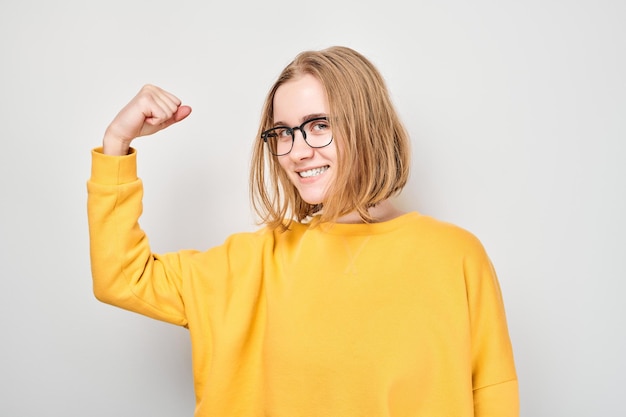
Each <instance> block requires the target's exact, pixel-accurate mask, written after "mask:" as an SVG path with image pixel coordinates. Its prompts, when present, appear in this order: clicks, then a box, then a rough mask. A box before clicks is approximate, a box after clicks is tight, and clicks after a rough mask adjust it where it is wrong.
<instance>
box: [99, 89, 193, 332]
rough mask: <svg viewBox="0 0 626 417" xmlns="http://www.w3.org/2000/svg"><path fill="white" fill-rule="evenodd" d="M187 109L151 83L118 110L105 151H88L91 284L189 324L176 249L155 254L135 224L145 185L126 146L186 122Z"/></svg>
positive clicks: (122, 303) (122, 301)
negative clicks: (89, 164)
mask: <svg viewBox="0 0 626 417" xmlns="http://www.w3.org/2000/svg"><path fill="white" fill-rule="evenodd" d="M190 112H191V108H190V107H188V106H182V105H181V102H180V100H178V99H177V98H176V97H175V96H173V95H172V94H170V93H168V92H166V91H164V90H162V89H160V88H158V87H155V86H151V85H146V86H144V87H143V88H142V89H141V90H140V91H139V93H138V94H137V95H136V96H135V97H134V98H133V99H132V100H131V101H130V102H129V103H128V104H127V105H126V106H125V107H124V108H123V109H122V110H121V111H120V112H119V113H118V115H117V116H116V117H115V118H114V120H113V121H112V122H111V124H110V125H109V127H108V128H107V129H106V133H105V135H104V139H103V147H102V149H94V150H93V151H92V170H91V178H90V179H89V181H88V183H87V190H88V200H87V201H88V207H87V211H88V220H89V237H90V254H91V271H92V277H93V290H94V293H95V295H96V297H97V298H98V299H99V300H101V301H103V302H106V303H109V304H112V305H115V306H118V307H121V308H125V309H128V310H131V311H135V312H137V313H140V314H144V315H146V316H149V317H153V318H156V319H159V320H163V321H167V322H171V323H174V324H178V325H186V324H187V319H186V315H185V310H184V307H185V306H184V302H183V301H182V295H181V288H182V280H181V268H180V265H179V262H178V260H177V255H176V254H171V255H169V257H167V256H164V257H162V256H159V255H156V254H153V253H152V252H151V249H150V245H149V243H148V239H147V237H146V235H145V233H144V231H143V230H142V229H141V227H140V226H139V217H140V216H141V212H142V196H143V186H142V182H141V180H140V179H139V178H138V177H137V167H136V153H135V152H134V150H133V149H132V148H130V144H131V142H132V141H133V139H135V138H136V137H139V136H145V135H150V134H153V133H155V132H158V131H159V130H162V129H164V128H166V127H168V126H170V125H172V124H174V123H176V122H179V121H181V120H183V119H184V118H185V117H187V116H188V115H189V114H190Z"/></svg>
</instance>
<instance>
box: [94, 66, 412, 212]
mask: <svg viewBox="0 0 626 417" xmlns="http://www.w3.org/2000/svg"><path fill="white" fill-rule="evenodd" d="M190 114H191V107H189V106H187V105H183V104H182V102H181V100H179V99H178V98H177V97H176V96H174V95H173V94H171V93H169V92H167V91H165V90H163V89H161V88H159V87H157V86H154V85H145V86H143V87H142V88H141V90H140V91H139V92H138V93H137V95H136V96H135V97H133V99H132V100H131V101H130V102H129V103H128V104H127V105H126V106H125V107H124V108H123V109H122V110H120V112H119V113H118V114H117V115H116V116H115V118H114V119H113V121H112V122H111V124H110V125H109V126H108V127H107V129H106V131H105V134H104V138H103V139H102V152H103V153H104V154H106V155H113V156H121V155H127V154H128V152H129V149H130V147H131V143H132V141H133V140H134V139H136V138H138V137H140V136H148V135H152V134H154V133H156V132H158V131H160V130H163V129H165V128H167V127H169V126H171V125H173V124H175V123H178V122H180V121H182V120H184V119H185V118H186V117H187V116H189V115H190ZM327 114H328V100H327V99H326V94H325V92H324V88H323V86H322V84H321V82H320V81H319V80H318V79H317V78H315V77H314V76H312V75H310V74H306V75H303V76H302V77H300V78H297V79H295V80H292V81H289V82H287V83H285V84H283V85H281V86H280V87H279V88H278V90H277V91H276V95H275V97H274V120H275V121H276V125H286V126H299V125H300V124H301V123H303V122H304V121H305V120H308V119H311V118H313V117H316V116H321V115H327ZM336 141H337V139H336V138H335V139H333V141H332V142H331V144H330V145H328V146H326V147H324V148H316V149H314V148H311V147H310V146H308V145H307V144H306V143H305V142H304V140H303V138H302V134H301V132H300V131H297V132H296V139H295V142H294V145H293V149H292V150H291V152H290V153H289V154H287V155H284V156H280V157H278V159H279V163H280V166H281V167H282V168H283V169H284V170H285V172H286V173H287V175H288V177H289V179H290V180H291V182H292V183H293V184H294V185H295V186H296V188H297V190H298V192H299V193H300V195H301V197H302V198H303V199H304V201H306V202H308V203H310V204H317V203H320V202H323V201H324V198H325V196H326V190H327V187H328V185H329V184H331V182H332V181H333V178H334V176H335V173H336V171H337V143H336ZM314 168H326V170H325V171H323V172H321V173H320V174H319V175H315V176H312V177H309V178H302V177H301V176H300V174H299V173H300V172H302V171H306V170H309V169H314ZM370 214H371V215H373V217H374V218H375V219H376V220H377V221H386V220H391V219H393V218H395V217H397V216H399V215H401V214H403V212H401V211H399V210H398V209H396V208H395V207H394V206H393V205H392V204H391V202H390V201H389V200H385V201H383V202H381V203H380V204H378V205H376V206H375V207H372V208H371V209H370ZM338 222H339V223H361V218H360V217H359V216H358V214H357V213H349V214H348V215H346V216H343V217H341V218H340V219H338Z"/></svg>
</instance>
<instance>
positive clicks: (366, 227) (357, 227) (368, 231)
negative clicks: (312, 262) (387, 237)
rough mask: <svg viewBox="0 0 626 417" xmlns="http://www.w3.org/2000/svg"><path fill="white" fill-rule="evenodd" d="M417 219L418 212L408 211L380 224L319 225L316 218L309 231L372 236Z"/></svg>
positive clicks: (312, 221)
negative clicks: (316, 230)
mask: <svg viewBox="0 0 626 417" xmlns="http://www.w3.org/2000/svg"><path fill="white" fill-rule="evenodd" d="M418 217H420V214H419V213H418V212H416V211H410V212H407V213H404V214H402V215H400V216H398V217H396V218H393V219H391V220H387V221H384V222H380V223H320V222H319V217H317V216H316V217H314V218H313V219H312V220H311V222H310V224H309V229H319V230H320V231H322V232H323V233H327V234H331V235H373V234H382V233H388V232H391V231H394V230H396V229H399V228H401V227H404V226H405V225H406V224H407V223H409V222H412V221H415V220H416V219H417V218H418Z"/></svg>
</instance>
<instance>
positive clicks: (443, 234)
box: [407, 214, 485, 254]
mask: <svg viewBox="0 0 626 417" xmlns="http://www.w3.org/2000/svg"><path fill="white" fill-rule="evenodd" d="M407 232H408V233H409V234H410V235H412V236H413V237H414V238H415V239H417V240H420V241H422V242H424V243H426V244H428V245H431V246H433V247H437V248H447V249H448V250H451V251H454V252H462V253H478V254H481V253H484V251H485V249H484V247H483V244H482V242H481V241H480V240H479V238H478V237H477V236H476V235H475V234H474V233H472V232H471V231H469V230H467V229H465V228H463V227H461V226H459V225H456V224H453V223H450V222H447V221H443V220H439V219H437V218H435V217H431V216H426V215H421V214H416V215H415V216H412V217H411V222H410V223H409V227H407Z"/></svg>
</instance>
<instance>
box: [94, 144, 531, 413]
mask: <svg viewBox="0 0 626 417" xmlns="http://www.w3.org/2000/svg"><path fill="white" fill-rule="evenodd" d="M87 186H88V192H89V199H88V213H89V230H90V241H91V262H92V274H93V285H94V292H95V295H96V297H97V298H98V299H99V300H101V301H103V302H106V303H110V304H113V305H115V306H119V307H122V308H125V309H128V310H132V311H135V312H137V313H140V314H144V315H146V316H149V317H153V318H155V319H159V320H164V321H166V322H170V323H173V324H176V325H180V326H185V327H187V328H188V329H189V332H190V337H191V342H192V350H193V351H192V360H193V374H194V383H195V392H196V399H197V406H196V413H195V415H196V416H203V417H204V416H215V417H238V416H245V417H253V416H254V417H257V416H258V417H261V416H263V417H331V416H332V417H357V416H359V417H360V416H363V417H366V416H367V417H383V416H384V417H400V416H401V417H409V416H410V417H465V416H468V417H469V416H479V417H487V416H493V417H496V416H497V417H509V416H518V414H519V412H518V409H519V405H518V388H517V379H516V373H515V367H514V362H513V354H512V348H511V344H510V340H509V335H508V330H507V324H506V318H505V312H504V307H503V303H502V297H501V293H500V288H499V285H498V281H497V278H496V275H495V273H494V271H493V268H492V265H491V263H490V261H489V259H488V257H487V255H486V254H485V251H484V249H483V247H482V245H481V244H480V242H479V241H478V240H477V239H476V238H475V237H474V236H473V235H471V234H470V233H468V232H467V231H464V230H463V229H460V228H458V227H456V226H453V225H450V224H446V223H443V222H440V221H437V220H434V219H433V218H430V217H427V216H422V215H420V214H418V213H415V212H412V213H408V214H405V215H403V216H401V217H398V218H396V219H394V220H391V221H388V222H383V223H376V224H316V223H317V222H316V220H313V222H312V224H300V223H295V224H293V225H292V227H291V229H290V230H289V231H287V232H284V233H281V232H280V231H272V230H268V229H261V230H259V231H258V232H255V233H239V234H235V235H232V236H231V237H230V238H228V239H227V240H226V242H224V244H222V245H220V246H217V247H215V248H212V249H209V250H207V251H181V252H178V253H168V254H163V255H157V254H154V253H152V252H151V250H150V246H149V243H148V239H147V238H146V235H145V234H144V232H143V231H142V230H141V228H140V227H139V224H138V219H139V217H140V215H141V210H142V203H141V199H142V193H143V191H142V184H141V181H140V180H139V179H138V178H137V173H136V154H135V153H134V151H133V153H131V154H130V155H128V156H123V157H112V156H106V155H103V154H101V153H99V151H98V150H94V151H93V152H92V174H91V178H90V180H89V181H88V184H87Z"/></svg>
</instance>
